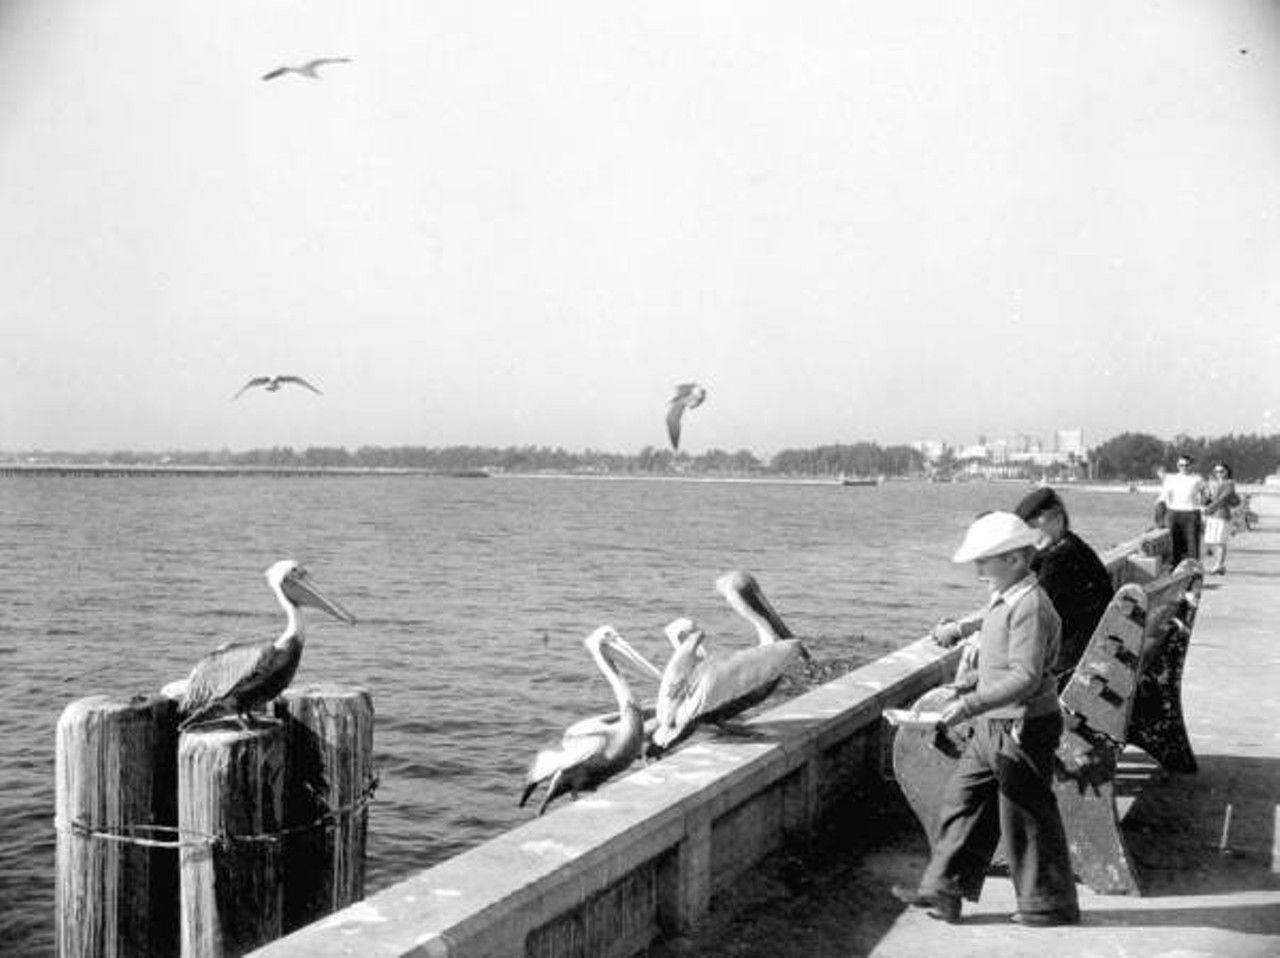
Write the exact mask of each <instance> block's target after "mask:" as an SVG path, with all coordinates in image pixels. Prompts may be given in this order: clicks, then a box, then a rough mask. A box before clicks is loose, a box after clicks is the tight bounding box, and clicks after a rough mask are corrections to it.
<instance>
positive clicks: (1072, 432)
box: [1053, 429, 1085, 459]
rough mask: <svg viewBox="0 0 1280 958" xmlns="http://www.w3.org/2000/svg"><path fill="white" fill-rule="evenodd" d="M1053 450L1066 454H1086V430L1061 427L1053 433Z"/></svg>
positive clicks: (1080, 456)
mask: <svg viewBox="0 0 1280 958" xmlns="http://www.w3.org/2000/svg"><path fill="white" fill-rule="evenodd" d="M1053 451H1054V452H1057V453H1061V454H1062V455H1064V456H1078V457H1079V458H1081V459H1083V458H1084V456H1085V448H1084V430H1083V429H1059V430H1058V431H1057V432H1055V433H1054V434H1053Z"/></svg>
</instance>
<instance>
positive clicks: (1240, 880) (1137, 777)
mask: <svg viewBox="0 0 1280 958" xmlns="http://www.w3.org/2000/svg"><path fill="white" fill-rule="evenodd" d="M1227 566H1228V569H1229V571H1228V574H1227V575H1226V576H1223V577H1218V576H1210V577H1208V578H1207V580H1206V585H1205V589H1204V594H1203V603H1202V606H1201V609H1200V612H1199V615H1198V617H1197V620H1196V627H1195V634H1194V637H1193V639H1192V642H1191V649H1190V652H1189V654H1188V657H1187V667H1186V672H1185V674H1184V677H1183V705H1184V710H1185V714H1186V719H1187V724H1188V728H1189V731H1190V734H1191V742H1192V747H1193V748H1194V750H1195V754H1196V756H1197V758H1198V760H1199V762H1200V771H1199V772H1197V773H1195V774H1176V773H1168V772H1164V771H1162V770H1159V769H1157V768H1156V767H1155V765H1154V763H1152V762H1151V761H1150V760H1149V759H1147V758H1146V757H1145V756H1144V755H1143V754H1142V753H1141V752H1137V751H1132V750H1131V751H1130V752H1127V753H1126V762H1127V763H1128V778H1129V779H1130V781H1131V782H1132V783H1133V784H1134V786H1135V787H1134V789H1133V794H1132V796H1131V797H1130V799H1129V801H1128V802H1127V805H1128V808H1127V811H1126V813H1125V820H1124V827H1125V834H1126V840H1127V841H1128V844H1129V847H1130V850H1131V851H1132V852H1133V854H1134V857H1135V859H1136V860H1137V863H1138V870H1139V875H1140V880H1141V882H1142V884H1143V892H1144V893H1143V895H1142V896H1141V897H1126V896H1103V895H1096V894H1094V893H1092V892H1091V891H1089V889H1087V888H1085V887H1084V886H1083V885H1082V886H1080V904H1081V908H1082V910H1083V923H1082V924H1081V925H1079V926H1076V927H1068V928H1046V929H1033V928H1022V927H1019V926H1015V925H1011V924H1010V923H1009V922H1008V920H1007V916H1008V915H1009V913H1010V912H1012V911H1013V910H1014V907H1015V904H1014V896H1013V889H1012V886H1011V884H1010V882H1009V880H1008V879H1007V878H1004V877H993V878H991V879H990V880H989V881H988V882H987V885H986V887H985V889H984V891H983V895H982V900H981V901H980V902H979V903H978V904H977V905H971V904H969V903H966V905H965V917H964V919H963V922H962V923H961V924H959V925H946V924H941V923H938V922H936V921H934V920H932V919H930V918H928V917H927V916H926V915H925V914H924V912H923V911H919V910H915V909H904V908H903V906H901V905H900V904H898V903H897V902H896V901H895V900H894V899H893V898H892V897H891V895H890V893H889V887H890V886H891V885H893V884H895V883H899V884H912V883H913V882H914V881H916V880H917V879H918V877H919V875H920V873H921V871H922V870H923V868H924V865H925V862H926V858H927V854H928V845H927V843H926V841H925V838H924V835H923V834H922V833H921V831H920V828H919V825H918V824H917V823H916V822H915V819H914V818H913V817H911V815H910V813H908V812H905V811H904V810H903V809H902V808H900V807H899V808H889V809H882V810H879V811H877V812H872V811H870V810H868V812H867V816H866V820H865V821H862V822H857V821H850V822H848V823H846V824H845V826H844V827H841V828H837V829H836V830H834V831H832V832H830V833H827V834H824V835H823V836H822V839H821V840H820V841H819V842H817V843H815V846H814V848H812V849H810V850H807V851H801V852H792V853H786V854H782V855H777V856H774V858H772V859H771V860H769V862H768V863H767V864H766V865H764V866H762V867H761V868H759V869H758V870H757V872H756V874H754V875H752V876H750V877H749V878H747V879H744V880H742V881H740V882H739V883H738V884H737V885H735V886H734V888H733V889H731V890H730V891H728V892H726V893H724V896H723V899H727V900H721V901H718V902H717V906H716V908H715V909H714V910H713V912H712V916H711V918H710V919H709V920H708V922H707V923H706V924H704V925H703V926H702V927H701V928H700V929H699V930H698V931H697V932H696V933H694V934H692V935H689V936H686V937H681V938H676V939H670V940H667V941H663V942H660V943H657V944H655V945H653V946H652V947H650V948H649V949H648V951H647V952H646V955H647V956H648V958H675V956H691V955H699V956H701V955H706V956H711V955H715V956H739V958H756V956H759V958H764V956H769V958H778V956H796V958H802V956H803V958H851V956H864V955H869V956H875V958H898V956H902V958H917V956H928V955H936V956H942V958H967V956H975V958H976V956H981V958H990V956H991V955H996V954H1001V955H1012V956H1021V955H1028V956H1031V955H1034V956H1036V958H1057V956H1082V958H1084V956H1088V958H1094V956H1125V958H1147V956H1151V958H1154V956H1165V958H1175V956H1176V958H1200V956H1233V958H1234V956H1259V958H1261V956H1264V955H1265V956H1272V955H1278V954H1280V808H1278V806H1280V523H1278V522H1276V521H1269V522H1267V524H1266V526H1265V527H1264V528H1263V529H1259V530H1256V531H1253V532H1250V533H1248V534H1246V535H1243V536H1239V537H1237V538H1235V539H1234V540H1233V541H1232V546H1231V552H1230V554H1229V556H1228V563H1227ZM1228 810H1229V811H1228ZM853 817H854V816H850V818H853Z"/></svg>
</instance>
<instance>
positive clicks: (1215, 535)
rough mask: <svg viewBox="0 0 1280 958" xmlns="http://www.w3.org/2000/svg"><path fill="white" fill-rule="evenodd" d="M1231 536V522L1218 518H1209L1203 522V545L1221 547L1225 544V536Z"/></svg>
mask: <svg viewBox="0 0 1280 958" xmlns="http://www.w3.org/2000/svg"><path fill="white" fill-rule="evenodd" d="M1230 534H1231V521H1230V520H1228V519H1222V518H1220V517H1218V516H1210V517H1209V518H1207V519H1205V520H1204V544H1205V545H1207V546H1223V545H1226V544H1227V536H1229V535H1230Z"/></svg>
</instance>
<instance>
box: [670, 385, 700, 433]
mask: <svg viewBox="0 0 1280 958" xmlns="http://www.w3.org/2000/svg"><path fill="white" fill-rule="evenodd" d="M706 398H707V391H706V389H704V388H703V387H702V386H699V385H698V384H697V383H681V384H680V385H678V386H676V394H675V395H674V396H673V397H672V398H671V401H670V406H669V408H668V409H667V435H668V436H670V437H671V448H672V449H679V448H680V417H681V416H683V415H684V411H685V410H686V409H695V408H697V407H698V406H701V405H702V402H703V400H705V399H706Z"/></svg>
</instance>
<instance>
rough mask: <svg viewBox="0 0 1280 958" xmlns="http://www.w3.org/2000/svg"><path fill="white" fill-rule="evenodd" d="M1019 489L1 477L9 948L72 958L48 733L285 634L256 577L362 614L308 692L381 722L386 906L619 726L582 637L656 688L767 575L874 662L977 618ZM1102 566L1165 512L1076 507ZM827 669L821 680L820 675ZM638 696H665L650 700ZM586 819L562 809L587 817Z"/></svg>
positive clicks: (2, 863) (1092, 495) (727, 636)
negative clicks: (56, 943) (980, 517)
mask: <svg viewBox="0 0 1280 958" xmlns="http://www.w3.org/2000/svg"><path fill="white" fill-rule="evenodd" d="M1029 489H1030V487H1029V486H1027V485H1026V484H1018V483H967V484H965V483H955V484H929V483H919V482H887V483H884V484H882V485H880V486H875V487H852V486H850V487H846V486H841V485H839V484H837V483H834V482H826V483H819V482H791V483H788V482H734V481H684V480H677V479H671V480H644V479H621V478H620V479H608V478H591V479H585V478H563V477H506V476H498V477H494V478H490V479H464V478H447V477H423V476H331V477H321V478H304V477H287V478H267V477H238V478H222V477H210V478H202V477H201V478H192V477H183V478H174V477H124V478H87V477H76V478H73V477H19V478H11V479H0V517H2V524H0V559H2V561H3V565H2V566H0V568H2V569H3V574H2V575H0V608H3V616H0V755H3V763H4V764H3V772H2V773H0V952H2V953H4V954H6V955H9V954H18V955H27V954H30V955H44V954H51V953H52V951H53V920H54V850H55V846H56V836H55V833H54V827H53V815H54V730H55V726H56V723H57V720H58V716H59V715H60V713H61V712H62V710H63V709H64V708H65V707H66V706H67V704H68V703H70V702H72V701H74V700H76V699H79V698H82V697H84V696H87V695H93V694H100V693H105V694H112V695H121V696H129V695H132V694H135V693H152V692H155V691H157V690H159V688H160V687H161V686H162V685H163V684H165V683H166V682H168V681H171V680H173V679H175V678H179V677H181V676H183V675H185V674H186V673H187V672H188V671H189V670H190V668H191V666H192V665H193V664H194V663H195V661H196V660H197V659H199V658H200V657H201V656H202V655H204V654H205V653H207V652H208V651H210V650H211V649H212V648H213V647H215V646H216V645H218V644H219V643H221V642H223V641H226V640H228V639H235V640H239V639H253V638H261V639H271V638H274V637H275V636H276V635H277V634H279V631H280V629H281V628H282V626H283V623H284V616H283V613H282V611H281V610H280V608H279V606H278V605H277V604H276V602H275V600H274V598H273V596H272V595H271V593H270V591H269V590H268V588H267V585H266V582H265V580H264V579H263V576H262V573H263V571H264V570H265V569H266V568H267V567H268V566H269V565H270V564H271V563H272V562H274V561H276V560H277V559H281V558H293V559H297V560H298V561H300V562H302V563H303V564H304V565H306V566H307V567H308V568H309V569H310V570H311V572H312V574H313V576H314V578H315V579H316V580H317V582H318V583H319V584H320V585H321V586H322V587H323V588H324V589H325V591H326V592H327V593H328V594H329V595H331V596H332V597H333V598H335V599H337V600H338V601H340V602H342V603H343V604H344V605H345V606H346V607H347V608H348V609H349V610H350V611H351V612H352V613H354V614H355V616H356V617H357V619H358V622H357V624H356V625H354V626H346V625H343V624H342V623H340V622H337V621H336V620H332V619H328V618H327V617H325V616H324V615H323V614H321V613H315V612H310V613H309V614H308V619H307V624H308V631H307V644H306V649H305V652H304V654H303V658H302V664H301V666H300V668H299V670H298V674H297V677H296V678H295V683H297V684H307V683H312V682H337V683H342V684H348V685H361V686H364V687H366V688H368V689H369V690H370V692H371V694H372V696H373V702H374V708H375V711H376V716H377V717H376V723H375V732H374V750H375V767H376V769H377V771H378V773H379V776H380V784H379V787H378V790H377V793H376V795H375V799H374V801H373V804H372V806H371V809H370V825H369V829H370V835H369V848H368V882H367V888H366V890H367V891H369V892H372V891H376V890H378V889H379V888H382V887H385V886H387V885H389V884H391V883H393V882H395V881H397V880H398V879H400V878H403V877H405V876H407V875H408V874H410V873H412V872H413V871H416V870H418V869H421V868H424V867H427V866H429V865H431V864H433V863H435V862H438V861H441V860H442V859H444V858H447V857H449V856H451V855H454V854H457V853H458V852H460V851H463V850H465V849H467V848H469V847H472V846H474V845H476V844H478V843H479V842H482V841H484V840H485V839H486V838H489V837H491V836H493V835H495V834H497V833H498V832H501V831H503V830H505V829H507V828H510V827H512V826H514V825H516V824H519V823H521V822H524V821H527V820H528V819H529V818H530V817H531V816H532V815H533V806H536V800H535V802H533V803H531V806H530V807H526V808H523V809H521V808H517V807H516V801H517V799H518V797H519V795H520V792H521V789H522V786H523V779H524V772H525V769H526V768H527V766H528V763H529V761H530V760H531V758H532V757H533V755H534V753H535V752H536V751H537V749H538V748H541V747H544V746H546V745H548V744H551V743H553V742H554V741H556V740H558V737H559V734H560V732H561V731H562V730H563V728H564V727H565V726H566V725H568V724H570V723H571V722H573V721H575V720H577V719H579V718H582V717H584V716H586V715H590V714H594V713H597V712H602V711H607V710H610V709H612V708H613V707H614V703H613V701H612V698H611V695H610V692H609V688H608V685H607V684H606V683H605V681H604V679H603V677H601V676H600V675H599V674H598V673H597V672H596V671H595V668H594V666H593V665H592V663H591V660H590V658H589V657H588V655H587V653H586V651H585V650H584V648H583V645H582V640H583V638H585V637H586V635H587V634H588V633H590V632H591V631H592V630H593V629H595V628H596V627H597V626H600V625H604V624H610V625H613V626H614V627H615V628H617V629H618V630H619V631H620V632H621V633H622V635H623V636H624V637H626V638H627V639H628V641H630V642H631V643H632V644H633V645H634V646H635V647H636V648H637V649H639V650H640V651H641V652H642V653H643V654H644V655H646V656H647V657H649V658H650V660H651V661H653V662H655V663H657V664H658V665H659V666H661V664H662V663H663V662H664V661H665V660H666V657H667V654H668V645H667V642H666V639H665V637H664V636H663V634H662V627H663V626H664V625H665V624H666V623H667V622H669V621H670V620H671V619H673V618H675V617H677V616H681V615H685V616H689V617H690V618H693V619H695V620H696V621H697V622H698V623H699V624H700V625H702V626H703V627H704V629H705V630H706V631H707V633H708V635H709V636H710V641H709V644H710V647H712V648H714V647H716V646H717V645H720V646H721V647H725V646H729V647H733V646H739V647H740V646H743V645H750V644H752V643H753V642H754V632H753V631H752V630H751V628H750V627H749V626H748V625H747V624H746V623H745V622H744V621H742V620H741V619H739V618H737V617H736V616H735V615H734V614H733V613H732V612H731V611H730V610H729V609H728V607H727V606H726V605H725V603H724V601H723V600H722V599H721V597H720V596H719V595H718V594H717V593H716V592H715V590H714V588H713V583H714V581H715V579H716V578H717V577H718V576H719V575H721V574H722V573H724V572H726V571H728V570H730V569H744V570H746V571H749V572H751V573H753V574H754V575H755V576H756V578H757V579H758V580H759V582H760V584H761V586H762V588H763V590H764V592H765V594H766V596H767V597H768V598H769V599H770V601H771V602H772V604H773V605H774V607H775V608H776V609H777V610H778V612H779V613H780V614H781V615H782V617H783V618H784V619H785V620H786V621H787V623H788V625H790V626H791V628H792V629H793V630H794V631H795V632H796V634H797V635H799V636H801V637H803V638H804V639H806V644H807V646H808V648H809V650H810V652H811V653H812V655H813V657H814V659H815V660H816V661H817V662H818V663H819V665H820V666H821V665H822V664H823V663H829V664H834V665H838V666H839V667H840V668H841V669H843V668H846V667H848V666H849V665H850V664H851V663H860V662H865V661H870V660H871V659H874V658H876V657H878V656H879V655H882V654H884V653H885V652H887V651H890V650H892V649H895V648H898V647H900V646H901V645H903V644H905V643H907V642H910V641H913V640H914V639H916V638H918V637H919V636H920V635H921V634H923V633H924V632H925V631H926V630H927V628H928V626H929V624H930V623H932V622H933V621H935V620H936V619H938V618H939V617H941V616H943V615H955V614H959V613H962V612H966V611H968V610H970V609H972V608H975V607H977V606H978V605H979V604H980V603H981V602H982V601H983V598H984V593H983V590H982V587H981V586H980V585H979V583H977V581H976V580H975V578H974V574H973V571H972V568H969V567H962V566H954V565H952V563H951V562H950V561H949V557H950V555H951V553H952V552H953V551H954V549H955V547H956V546H957V544H958V543H959V541H960V538H961V536H962V535H963V532H964V529H965V527H966V526H967V524H968V523H969V521H970V520H971V519H972V518H973V516H974V515H975V514H976V513H978V512H980V511H983V510H986V509H997V508H1003V509H1010V508H1012V507H1013V506H1014V505H1015V504H1016V502H1017V501H1018V499H1019V498H1020V497H1021V496H1022V495H1024V494H1025V493H1026V492H1027V491H1029ZM1063 494H1064V498H1065V499H1066V502H1067V505H1068V508H1069V509H1070V512H1071V516H1072V521H1073V527H1074V528H1075V529H1076V530H1077V531H1078V532H1079V533H1080V534H1081V535H1082V536H1084V538H1085V539H1086V540H1087V541H1089V542H1090V543H1092V544H1093V545H1094V546H1095V548H1097V549H1098V550H1099V551H1102V550H1104V549H1105V548H1107V547H1108V546H1110V545H1113V544H1115V543H1117V542H1120V541H1122V540H1124V539H1128V538H1130V537H1132V536H1134V535H1136V534H1138V533H1139V532H1140V531H1142V529H1143V528H1145V527H1146V524H1147V518H1148V516H1149V514H1150V501H1149V497H1147V496H1135V495H1127V494H1124V493H1117V492H1113V491H1103V490H1092V489H1086V488H1079V489H1076V488H1070V487H1068V488H1065V489H1064V490H1063ZM819 671H820V669H819ZM633 687H635V688H636V689H637V691H639V692H640V696H641V698H642V699H651V698H652V695H653V692H654V691H655V688H654V685H653V684H652V683H648V682H646V681H645V680H640V679H636V680H634V681H633ZM567 800H568V799H567V798H566V799H561V801H567Z"/></svg>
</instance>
